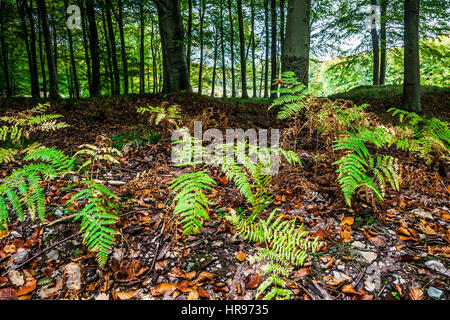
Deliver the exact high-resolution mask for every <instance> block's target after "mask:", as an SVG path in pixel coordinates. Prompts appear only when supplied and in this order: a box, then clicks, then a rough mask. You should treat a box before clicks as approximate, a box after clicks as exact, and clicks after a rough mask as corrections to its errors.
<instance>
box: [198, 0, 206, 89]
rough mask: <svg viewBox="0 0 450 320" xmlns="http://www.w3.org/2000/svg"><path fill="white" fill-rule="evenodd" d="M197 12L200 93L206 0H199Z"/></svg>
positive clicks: (200, 87) (200, 86)
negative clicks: (198, 14) (198, 20)
mask: <svg viewBox="0 0 450 320" xmlns="http://www.w3.org/2000/svg"><path fill="white" fill-rule="evenodd" d="M198 5H199V12H200V66H199V71H198V94H202V84H203V58H204V42H205V39H204V37H203V24H204V22H205V11H206V0H199V4H198Z"/></svg>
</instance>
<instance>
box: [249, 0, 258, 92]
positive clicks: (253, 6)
mask: <svg viewBox="0 0 450 320" xmlns="http://www.w3.org/2000/svg"><path fill="white" fill-rule="evenodd" d="M250 7H251V14H252V39H251V42H252V71H253V79H252V80H253V98H256V89H257V88H256V87H257V84H256V79H257V72H256V45H255V4H254V1H253V0H251V2H250Z"/></svg>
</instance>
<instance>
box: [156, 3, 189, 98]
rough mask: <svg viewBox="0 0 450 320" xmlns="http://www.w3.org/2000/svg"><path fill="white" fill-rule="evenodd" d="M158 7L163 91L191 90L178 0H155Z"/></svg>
mask: <svg viewBox="0 0 450 320" xmlns="http://www.w3.org/2000/svg"><path fill="white" fill-rule="evenodd" d="M154 1H155V3H156V6H157V8H158V18H159V19H158V20H159V30H160V34H161V45H162V54H163V74H164V82H163V91H164V92H166V93H168V92H176V91H182V90H189V91H190V90H191V84H190V82H189V72H188V68H187V63H186V51H185V49H184V30H183V20H182V17H181V14H180V6H179V2H178V0H154Z"/></svg>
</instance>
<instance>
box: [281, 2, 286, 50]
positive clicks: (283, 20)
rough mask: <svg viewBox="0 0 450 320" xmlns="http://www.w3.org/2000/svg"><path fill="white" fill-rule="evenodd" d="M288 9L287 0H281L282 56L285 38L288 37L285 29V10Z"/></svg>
mask: <svg viewBox="0 0 450 320" xmlns="http://www.w3.org/2000/svg"><path fill="white" fill-rule="evenodd" d="M285 10H286V1H285V0H280V48H281V56H283V47H284V38H285V37H286V30H285V21H286V20H285V12H284V11H285Z"/></svg>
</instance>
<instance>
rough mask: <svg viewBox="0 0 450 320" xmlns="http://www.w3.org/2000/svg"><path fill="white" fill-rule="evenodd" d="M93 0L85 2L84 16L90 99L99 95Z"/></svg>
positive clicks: (96, 35)
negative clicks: (87, 34) (87, 48)
mask: <svg viewBox="0 0 450 320" xmlns="http://www.w3.org/2000/svg"><path fill="white" fill-rule="evenodd" d="M94 4H95V0H86V15H87V18H88V21H89V49H90V52H91V59H92V78H91V91H90V95H91V97H98V96H100V94H101V82H100V54H99V47H98V31H97V22H96V21H95V9H94Z"/></svg>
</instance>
